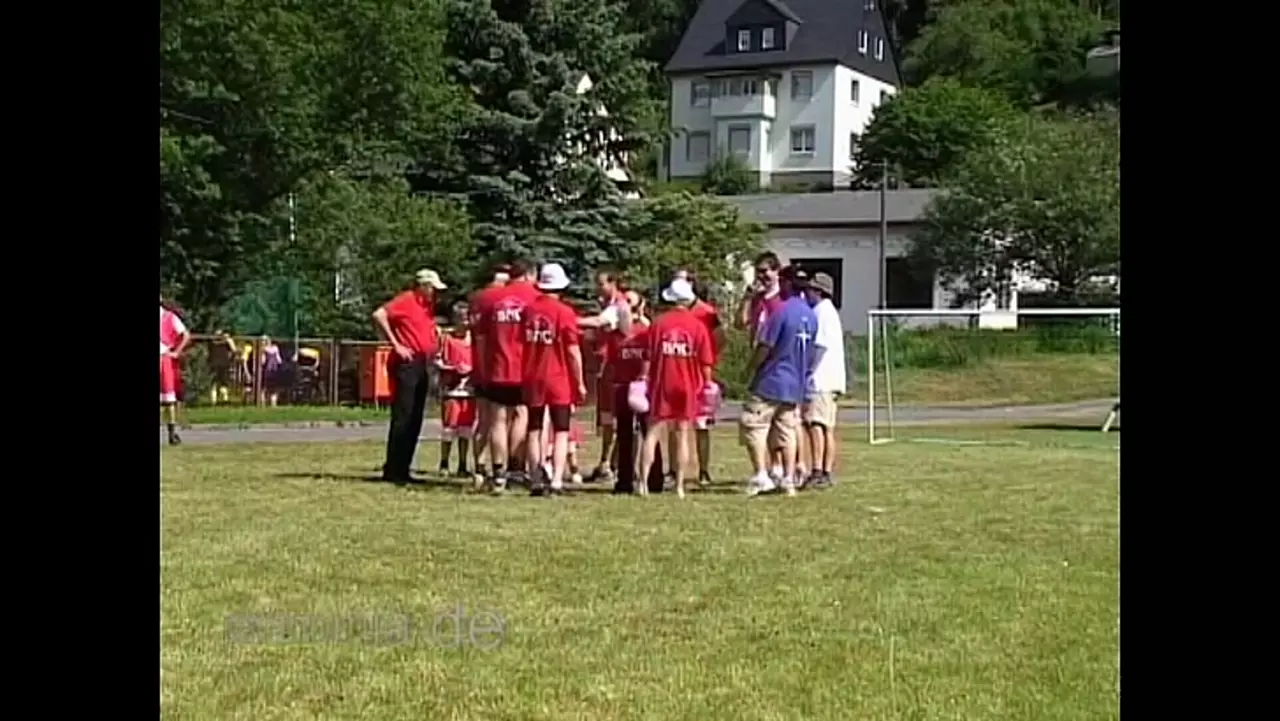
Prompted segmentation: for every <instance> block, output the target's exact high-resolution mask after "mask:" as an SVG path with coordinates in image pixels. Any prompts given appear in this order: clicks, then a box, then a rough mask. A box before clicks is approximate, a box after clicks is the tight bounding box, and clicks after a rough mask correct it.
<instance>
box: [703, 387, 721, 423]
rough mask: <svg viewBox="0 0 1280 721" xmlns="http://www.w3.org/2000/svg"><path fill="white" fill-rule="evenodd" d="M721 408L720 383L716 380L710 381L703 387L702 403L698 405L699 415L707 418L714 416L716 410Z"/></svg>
mask: <svg viewBox="0 0 1280 721" xmlns="http://www.w3.org/2000/svg"><path fill="white" fill-rule="evenodd" d="M719 410H720V384H719V383H716V382H715V381H709V382H708V383H707V384H706V385H705V386H703V387H702V398H701V405H699V407H698V415H700V416H705V417H707V418H714V417H715V415H716V412H717V411H719Z"/></svg>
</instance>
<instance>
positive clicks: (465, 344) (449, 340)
mask: <svg viewBox="0 0 1280 721" xmlns="http://www.w3.org/2000/svg"><path fill="white" fill-rule="evenodd" d="M440 360H441V362H443V363H444V364H445V365H447V366H449V367H450V370H446V371H442V372H441V374H440V387H441V388H443V389H444V392H445V395H448V396H452V397H457V396H469V395H471V393H470V390H469V389H468V388H467V386H466V384H464V383H463V379H465V378H466V377H467V376H469V375H471V372H472V371H474V370H475V368H474V367H472V365H471V339H470V338H469V337H467V336H456V335H453V334H449V335H447V336H445V337H444V343H443V344H442V345H441V347H440ZM459 368H461V369H464V370H467V371H468V372H467V373H462V372H460V371H459V370H458V369H459Z"/></svg>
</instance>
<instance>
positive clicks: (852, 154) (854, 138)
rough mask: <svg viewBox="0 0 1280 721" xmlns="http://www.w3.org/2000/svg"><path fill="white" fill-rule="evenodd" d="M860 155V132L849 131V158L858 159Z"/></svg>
mask: <svg viewBox="0 0 1280 721" xmlns="http://www.w3.org/2000/svg"><path fill="white" fill-rule="evenodd" d="M857 157H858V134H857V133H849V160H850V161H852V160H856V159H857Z"/></svg>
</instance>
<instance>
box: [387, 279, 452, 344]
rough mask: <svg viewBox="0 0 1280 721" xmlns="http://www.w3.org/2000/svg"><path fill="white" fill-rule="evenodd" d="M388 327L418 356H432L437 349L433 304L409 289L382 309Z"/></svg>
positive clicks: (396, 337)
mask: <svg viewBox="0 0 1280 721" xmlns="http://www.w3.org/2000/svg"><path fill="white" fill-rule="evenodd" d="M382 309H383V310H384V311H386V314H387V325H389V326H391V333H392V334H393V335H394V336H395V339H396V340H398V341H400V342H401V343H403V344H405V345H406V346H408V347H409V350H411V351H413V354H414V355H415V356H417V357H421V358H425V357H427V356H433V355H435V353H436V347H437V346H438V338H437V334H438V333H439V331H438V330H437V328H436V318H435V315H434V313H433V312H432V309H431V301H429V300H427V299H425V298H423V297H422V296H421V295H419V294H418V293H417V291H412V290H406V291H405V292H403V293H401V294H400V295H397V296H396V297H394V298H392V299H391V300H389V301H387V304H386V305H384V306H382Z"/></svg>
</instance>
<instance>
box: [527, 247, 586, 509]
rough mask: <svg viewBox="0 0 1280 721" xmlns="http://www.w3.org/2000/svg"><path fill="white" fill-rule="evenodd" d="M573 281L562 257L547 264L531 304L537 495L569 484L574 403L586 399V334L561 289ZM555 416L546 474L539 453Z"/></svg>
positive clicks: (530, 398)
mask: <svg viewBox="0 0 1280 721" xmlns="http://www.w3.org/2000/svg"><path fill="white" fill-rule="evenodd" d="M567 287H569V278H568V276H566V275H565V272H564V268H562V267H560V264H558V263H548V264H547V265H544V266H542V270H541V272H539V274H538V288H539V289H540V290H542V291H543V295H541V296H539V297H538V298H537V299H536V300H534V301H533V302H532V303H530V304H529V306H528V307H527V308H525V312H524V318H523V323H522V326H521V327H522V328H523V331H524V333H523V335H524V352H523V363H524V373H523V379H524V386H523V400H524V404H525V405H526V406H528V408H529V453H528V455H529V459H530V463H529V466H530V468H529V474H530V476H531V479H530V488H531V491H532V494H533V495H539V496H540V495H542V493H543V491H544V490H545V487H546V486H547V481H548V480H549V481H550V490H551V492H552V493H553V494H558V493H560V492H562V491H563V490H564V475H565V469H566V466H567V464H568V459H569V431H570V429H571V423H570V421H571V420H572V418H573V407H574V406H575V405H577V404H578V403H581V402H582V401H583V400H585V397H586V392H587V389H586V386H585V384H584V383H583V377H582V347H581V342H582V334H581V331H579V330H578V316H577V314H576V313H574V312H573V308H570V307H569V305H568V304H566V303H565V302H564V301H562V300H560V296H559V293H560V291H562V290H564V289H565V288H567ZM544 415H545V416H549V417H550V421H551V431H552V448H553V451H552V458H553V461H552V469H551V478H550V479H547V478H543V477H542V476H543V475H544V474H543V469H542V466H541V464H540V463H538V459H541V458H542V457H543V454H544V450H543V443H544V442H545V437H544V434H543V432H542V424H543V417H544Z"/></svg>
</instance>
